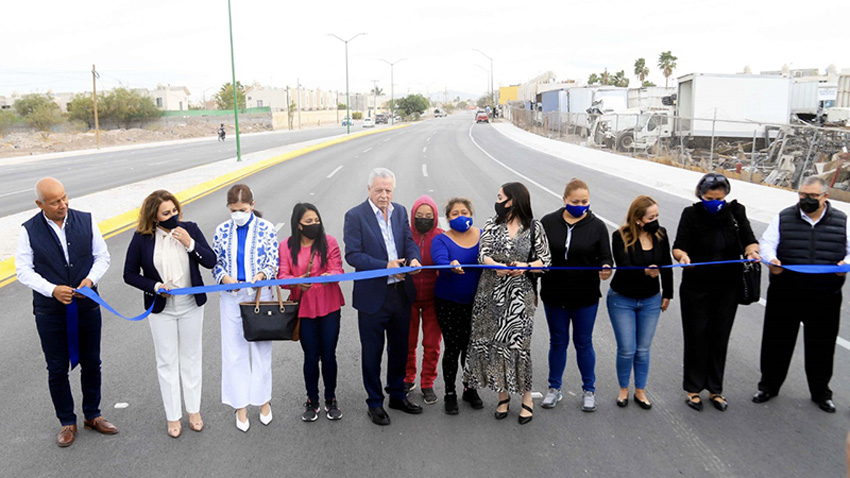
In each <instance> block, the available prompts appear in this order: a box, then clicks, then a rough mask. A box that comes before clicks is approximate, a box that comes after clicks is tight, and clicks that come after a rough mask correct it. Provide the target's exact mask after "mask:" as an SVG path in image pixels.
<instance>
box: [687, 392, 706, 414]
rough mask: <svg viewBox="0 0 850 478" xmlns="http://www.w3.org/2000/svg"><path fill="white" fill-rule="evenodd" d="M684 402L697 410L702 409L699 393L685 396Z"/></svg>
mask: <svg viewBox="0 0 850 478" xmlns="http://www.w3.org/2000/svg"><path fill="white" fill-rule="evenodd" d="M685 403H687V404H688V406H689V407H691V408H693V409H694V410H696V411H698V412H701V411H702V398H700V396H699V395H694V396H688V397H687V398H685Z"/></svg>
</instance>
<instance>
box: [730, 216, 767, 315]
mask: <svg viewBox="0 0 850 478" xmlns="http://www.w3.org/2000/svg"><path fill="white" fill-rule="evenodd" d="M732 225H733V226H734V228H735V238H736V239H737V240H738V248H739V249H740V250H741V258H742V259H746V258H747V257H746V255H745V249H744V244H743V243H741V235H740V228H739V227H738V221H736V220H735V218H734V217H732ZM741 265H742V266H743V268H742V271H741V287H740V288H739V289H738V303H739V304H741V305H750V304H752V303H754V302H758V301H759V299H760V298H761V264H760V263H758V262H744V263H743V264H741Z"/></svg>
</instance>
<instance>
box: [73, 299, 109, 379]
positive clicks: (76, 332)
mask: <svg viewBox="0 0 850 478" xmlns="http://www.w3.org/2000/svg"><path fill="white" fill-rule="evenodd" d="M85 289H89V288H88V287H85ZM89 290H90V291H91V293H92V294H95V292H94V291H93V290H91V289H89ZM95 295H97V294H95ZM98 299H100V297H98ZM101 300H102V299H101ZM65 328H66V334H65V335H67V336H68V358H69V359H70V360H71V370H74V367H76V366H77V365H79V364H80V315H79V313H78V312H77V301H76V299H73V298H72V299H71V303H70V304H68V305H66V306H65Z"/></svg>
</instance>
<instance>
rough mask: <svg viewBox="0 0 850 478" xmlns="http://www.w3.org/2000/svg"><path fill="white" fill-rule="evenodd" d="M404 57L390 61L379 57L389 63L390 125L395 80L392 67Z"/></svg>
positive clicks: (393, 113) (393, 111)
mask: <svg viewBox="0 0 850 478" xmlns="http://www.w3.org/2000/svg"><path fill="white" fill-rule="evenodd" d="M406 59H407V58H399V59H398V60H396V61H392V62H390V61H387V60H384V59H383V58H381V61H382V62H384V63H386V64H387V65H390V124H391V125H393V124H395V80H394V78H393V67H395V64H396V63H398V62H400V61H404V60H406Z"/></svg>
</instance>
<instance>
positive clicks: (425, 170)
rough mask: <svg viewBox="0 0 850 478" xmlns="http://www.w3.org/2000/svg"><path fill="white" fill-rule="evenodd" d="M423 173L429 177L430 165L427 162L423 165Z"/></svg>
mask: <svg viewBox="0 0 850 478" xmlns="http://www.w3.org/2000/svg"><path fill="white" fill-rule="evenodd" d="M422 175H423V176H425V177H426V178H427V177H428V165H427V164H423V165H422Z"/></svg>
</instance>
